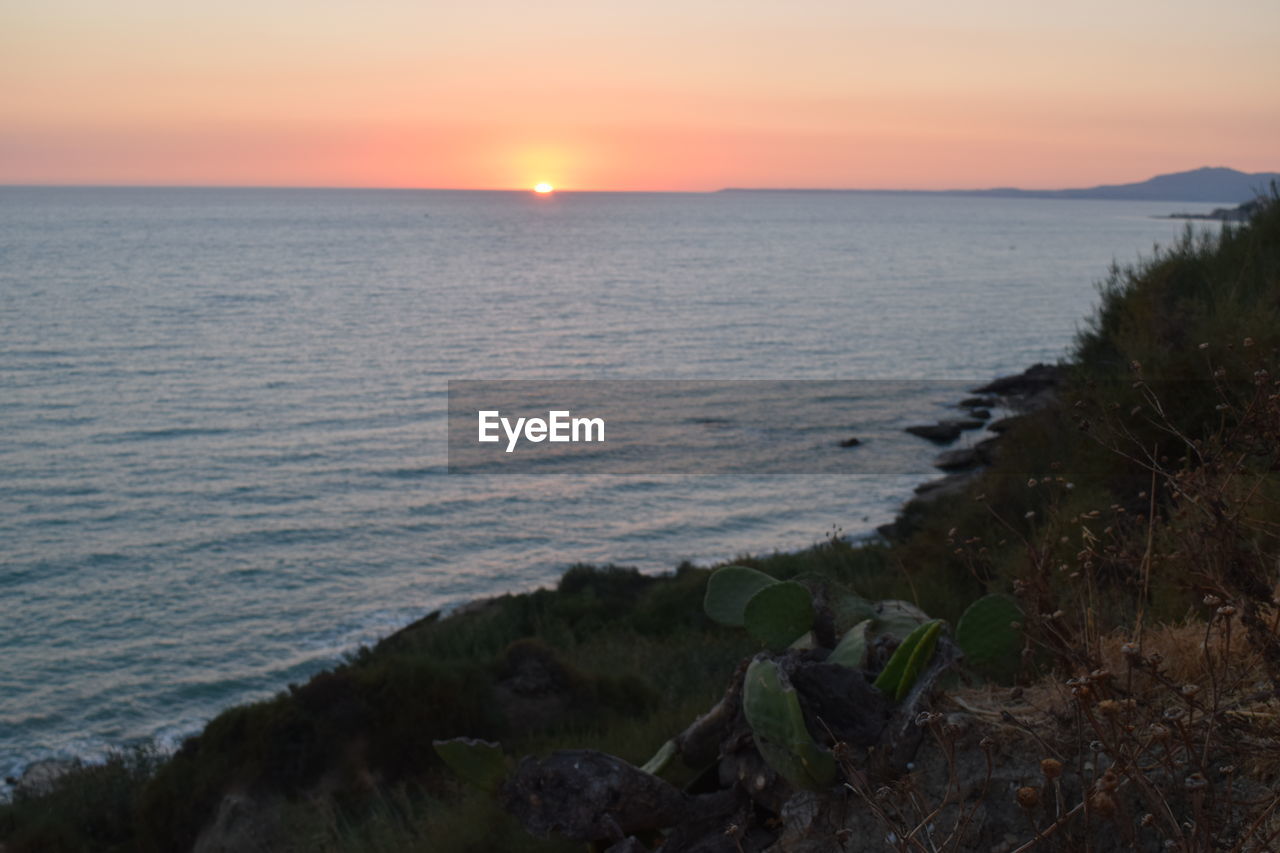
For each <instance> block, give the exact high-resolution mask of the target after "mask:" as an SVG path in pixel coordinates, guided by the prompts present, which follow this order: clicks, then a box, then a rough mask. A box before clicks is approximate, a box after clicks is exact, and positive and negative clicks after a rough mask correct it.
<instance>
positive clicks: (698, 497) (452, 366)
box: [0, 188, 1213, 775]
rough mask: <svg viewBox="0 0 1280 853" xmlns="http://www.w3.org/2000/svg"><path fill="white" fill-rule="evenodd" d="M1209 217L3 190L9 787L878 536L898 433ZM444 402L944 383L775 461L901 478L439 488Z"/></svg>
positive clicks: (525, 482)
mask: <svg viewBox="0 0 1280 853" xmlns="http://www.w3.org/2000/svg"><path fill="white" fill-rule="evenodd" d="M1210 207H1212V205H1188V204H1183V203H1178V204H1168V203H1159V202H1153V203H1131V202H1094V201H1045V200H1028V199H987V198H964V197H947V196H927V195H861V194H848V193H822V194H817V193H778V192H774V193H752V192H740V193H722V194H707V195H678V194H671V195H666V194H560V195H556V196H553V197H550V198H540V197H535V196H533V195H531V194H526V193H485V192H417V191H394V192H393V191H340V190H332V191H331V190H176V189H175V190H161V189H70V188H68V189H26V188H5V189H0V774H6V775H7V774H12V773H16V772H18V771H19V770H20V768H21V767H22V766H23V765H24V764H26V763H28V762H30V761H33V760H36V759H40V758H45V757H50V756H85V757H95V756H100V755H101V754H102V752H103V751H104V750H105V749H107V748H108V747H111V746H119V745H124V744H127V743H130V742H133V741H136V740H140V739H148V738H156V739H158V740H159V741H160V742H161V743H162V744H166V745H170V746H171V745H173V744H174V743H176V742H177V740H178V739H180V738H181V737H182V736H183V735H185V734H188V733H191V732H193V731H195V730H197V729H198V728H199V726H200V725H201V724H202V723H203V722H204V721H206V720H207V719H209V718H210V717H211V716H212V715H214V714H215V713H217V712H218V711H219V710H220V709H222V708H224V707H226V706H228V705H231V704H234V703H237V702H241V701H245V700H250V699H256V698H262V697H265V696H269V695H271V694H272V693H274V692H276V691H278V690H280V689H283V688H284V687H285V686H286V685H287V684H288V683H289V682H299V681H302V680H304V679H306V678H307V677H308V676H309V675H311V674H312V673H314V672H316V671H318V670H319V669H321V668H323V667H324V666H326V665H330V664H332V663H334V662H335V661H336V660H338V659H339V657H340V655H341V654H342V653H344V652H347V651H350V650H352V649H354V648H355V647H357V646H358V645H359V644H361V643H370V642H372V641H374V640H376V639H377V638H378V637H380V636H383V635H385V634H387V633H389V632H390V631H393V630H395V629H396V628H398V627H401V626H403V625H405V624H407V623H409V622H410V621H412V620H414V619H415V618H418V617H420V616H422V615H424V614H426V613H428V612H429V611H431V610H434V609H437V608H447V607H450V606H454V605H457V604H459V603H460V602H464V601H466V600H468V599H472V598H476V597H479V596H485V595H489V594H493V593H499V592H506V591H520V590H526V589H530V588H533V587H536V586H538V585H541V584H551V583H554V581H555V580H556V578H557V577H558V576H559V575H560V574H561V573H562V572H563V570H564V569H565V568H566V567H568V566H569V565H571V564H573V563H575V562H593V563H604V562H613V563H617V564H623V565H635V566H638V567H640V568H641V569H642V570H645V571H663V570H668V569H671V568H673V567H674V566H675V565H676V564H677V563H679V562H680V561H682V560H691V561H694V562H704V563H705V562H710V561H714V560H720V559H724V558H729V557H733V556H734V555H737V554H740V553H744V552H751V551H771V550H775V549H795V548H801V547H804V546H807V545H810V544H812V543H814V542H816V541H820V540H822V539H823V538H825V537H826V536H828V535H830V533H831V532H832V531H833V529H836V528H840V529H843V531H844V532H845V533H846V534H859V533H865V532H867V531H869V530H871V529H872V528H874V527H875V526H876V525H878V524H882V523H884V522H886V521H888V520H889V519H890V518H891V517H892V515H893V512H894V510H895V508H896V507H897V506H898V505H899V504H900V503H901V502H902V501H903V500H904V499H905V498H906V497H907V496H908V495H909V494H910V491H911V488H912V487H913V486H914V485H915V484H917V483H918V482H920V481H921V480H922V479H924V478H925V476H926V475H927V472H928V462H929V459H930V458H931V456H932V455H933V453H935V452H936V449H935V448H933V447H932V446H930V445H928V444H927V443H926V442H923V441H921V440H919V439H915V438H912V437H910V436H906V435H905V434H902V433H901V432H900V430H901V428H902V427H903V426H906V425H908V424H911V423H919V422H922V421H932V420H935V419H937V418H939V417H946V416H948V415H954V414H955V410H954V409H948V405H949V404H952V403H954V402H955V400H956V396H957V389H960V390H961V391H962V390H963V387H964V386H965V384H968V383H973V384H976V383H978V382H981V381H985V380H987V379H990V378H991V377H993V376H995V375H997V374H1001V373H1010V372H1015V371H1018V370H1021V369H1022V368H1023V367H1025V366H1027V365H1029V364H1031V363H1033V362H1035V361H1043V360H1053V359H1056V358H1057V357H1059V356H1060V355H1062V354H1063V353H1064V352H1065V351H1066V349H1067V348H1068V347H1069V345H1070V343H1071V340H1072V336H1073V334H1074V333H1075V331H1076V329H1077V328H1078V327H1079V326H1080V325H1081V323H1082V322H1083V320H1084V318H1085V317H1086V315H1087V314H1088V313H1089V312H1090V310H1091V308H1092V306H1093V305H1094V304H1095V303H1096V299H1097V293H1096V289H1095V286H1094V284H1095V282H1097V281H1099V280H1100V279H1101V278H1103V277H1104V276H1105V273H1106V269H1107V266H1108V264H1109V263H1110V262H1111V261H1112V260H1113V259H1115V260H1118V261H1120V262H1121V263H1127V262H1131V261H1134V260H1136V259H1137V257H1138V256H1139V254H1140V253H1145V254H1149V253H1150V251H1151V249H1152V245H1153V243H1155V242H1157V241H1158V242H1161V243H1168V242H1170V241H1171V240H1172V239H1173V238H1175V237H1176V236H1177V235H1178V234H1179V233H1180V232H1181V230H1182V229H1183V227H1184V225H1183V224H1182V223H1180V222H1176V221H1170V220H1167V219H1159V218H1156V217H1158V216H1160V215H1163V214H1167V213H1169V212H1170V211H1171V210H1173V209H1175V208H1176V209H1178V210H1187V209H1191V210H1193V211H1199V210H1208V209H1209V208H1210ZM1209 227H1213V226H1209ZM464 379H468V380H474V379H689V380H695V379H696V380H706V379H715V380H718V379H806V380H831V379H841V380H864V379H912V380H922V379H927V380H949V381H954V382H955V383H956V384H953V385H949V386H948V385H945V384H944V385H941V386H940V387H942V388H944V389H945V390H944V391H934V392H924V391H921V392H919V393H904V392H902V391H901V390H899V391H896V392H892V393H890V392H884V393H879V395H878V396H877V395H876V394H872V395H870V396H869V397H868V399H866V400H863V401H861V402H860V403H859V405H858V406H856V407H853V408H849V407H843V408H842V407H841V403H840V401H838V400H834V399H833V400H830V401H825V402H830V403H831V406H832V408H831V409H830V416H829V419H825V420H824V415H823V414H822V411H821V410H818V412H817V413H816V414H814V415H813V418H814V419H813V420H811V421H809V422H807V423H805V424H803V425H802V428H797V429H796V431H795V435H794V441H795V444H794V445H792V443H791V436H789V435H787V434H786V433H782V434H778V435H773V436H771V439H770V440H769V441H762V442H761V443H760V453H761V454H766V455H767V454H772V453H780V452H791V449H792V448H793V447H794V448H796V451H795V452H806V453H828V452H829V453H831V454H839V453H845V454H853V455H850V456H848V457H847V458H849V459H850V460H855V459H856V458H858V457H857V456H856V454H870V453H875V454H897V456H895V457H893V458H895V459H901V460H902V462H901V465H899V464H898V463H897V462H895V463H894V464H892V465H889V466H888V468H887V470H888V473H885V469H884V466H882V467H881V469H880V470H879V472H878V473H876V474H874V475H870V474H856V473H850V474H821V475H805V476H785V475H784V476H772V477H756V476H748V475H739V476H715V477H710V476H704V477H699V476H681V475H669V474H664V475H643V474H632V475H629V476H611V475H601V474H591V475H581V476H575V475H573V474H557V475H554V476H536V475H496V474H495V475H486V474H484V473H480V474H475V473H472V474H467V475H456V474H455V475H449V474H446V473H445V464H446V440H445V425H446V383H447V382H448V381H450V380H464ZM869 387H875V388H880V389H882V390H883V389H886V388H892V387H894V386H893V384H892V383H881V384H873V385H871V386H869ZM809 402H810V403H815V401H809ZM816 402H824V401H816ZM654 405H655V406H661V405H663V401H661V400H655V401H654ZM678 414H679V412H678V411H677V410H675V409H673V417H675V416H678ZM850 435H858V436H860V437H863V438H864V439H865V443H864V445H863V446H861V447H858V448H854V449H852V450H842V449H840V448H837V447H836V443H837V442H838V441H839V440H840V439H843V438H846V437H848V436H850ZM762 458H763V457H762ZM864 458H865V457H864ZM851 464H852V463H851ZM744 470H746V471H750V470H751V460H750V459H745V460H744ZM851 470H853V469H851Z"/></svg>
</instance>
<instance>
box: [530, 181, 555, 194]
mask: <svg viewBox="0 0 1280 853" xmlns="http://www.w3.org/2000/svg"><path fill="white" fill-rule="evenodd" d="M555 189H556V188H555V187H553V186H551V184H538V185H536V186H535V187H534V188H533V191H534V192H536V193H537V194H538V195H548V194H550V193H552V192H555Z"/></svg>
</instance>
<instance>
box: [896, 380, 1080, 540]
mask: <svg viewBox="0 0 1280 853" xmlns="http://www.w3.org/2000/svg"><path fill="white" fill-rule="evenodd" d="M1062 380H1063V370H1062V368H1061V367H1059V366H1057V365H1051V364H1042V363H1037V364H1033V365H1032V366H1030V367H1028V368H1027V369H1026V370H1024V371H1022V372H1021V373H1015V374H1011V375H1008V376H1001V377H998V378H997V379H994V380H992V381H991V382H988V383H986V384H985V385H981V386H978V387H977V388H973V389H971V393H972V394H973V395H974V396H970V397H966V398H964V399H962V400H960V401H958V402H957V403H956V408H957V409H962V410H964V411H965V413H966V415H967V416H966V417H963V418H957V419H944V420H940V421H938V422H936V423H932V424H919V425H915V426H909V427H907V428H906V432H908V433H910V434H912V435H916V436H919V437H921V438H924V439H926V440H928V441H931V442H933V443H934V444H937V445H940V446H945V445H948V444H951V443H953V442H955V441H956V440H957V439H959V437H960V436H961V435H962V434H963V433H964V432H966V431H969V430H977V429H983V428H985V429H986V430H987V431H988V432H990V433H993V435H991V436H990V437H988V438H985V439H983V440H982V441H979V442H977V443H975V444H973V445H971V446H969V447H962V448H958V449H954V450H945V451H943V452H942V453H939V454H938V456H937V457H935V459H934V462H933V464H934V467H935V468H938V469H939V470H941V471H944V472H946V473H945V476H942V477H939V478H937V479H934V480H929V481H927V482H924V483H921V484H920V485H919V486H916V488H915V496H914V497H912V498H911V499H910V500H909V501H907V503H906V504H905V505H903V507H902V509H901V510H900V511H899V513H898V516H897V518H896V519H894V520H893V521H892V522H890V523H889V524H884V525H881V526H880V527H878V528H876V532H877V533H879V534H880V535H881V536H882V537H884V538H885V539H888V540H890V541H893V540H895V539H898V538H901V537H902V536H903V535H904V534H905V533H906V532H907V531H909V530H911V529H914V527H915V526H916V525H917V524H918V522H919V520H920V519H921V518H922V517H923V515H924V513H925V512H926V508H927V507H928V505H929V504H931V503H933V502H934V501H937V500H938V499H939V498H943V497H946V496H948V495H953V494H958V493H960V492H962V491H963V490H964V489H965V487H966V486H967V485H968V483H969V481H970V480H972V479H973V478H974V477H975V476H977V474H978V473H979V472H981V471H982V470H983V469H984V468H986V467H988V466H989V465H991V464H992V462H994V461H995V458H996V456H997V454H999V452H1000V437H1001V436H1002V435H1003V434H1004V433H1006V432H1007V431H1008V430H1009V429H1010V427H1012V426H1013V425H1014V424H1015V423H1016V422H1017V421H1018V419H1019V418H1022V417H1024V416H1025V415H1026V414H1027V413H1029V412H1033V411H1035V410H1037V409H1041V408H1044V407H1045V406H1047V405H1049V404H1050V403H1052V402H1053V401H1054V400H1055V399H1056V394H1057V389H1058V387H1059V385H1061V383H1062ZM993 409H1000V410H1004V411H1007V412H1010V413H1011V414H1008V415H1006V416H1005V417H1002V418H998V419H996V420H994V421H993V420H991V412H992V410H993Z"/></svg>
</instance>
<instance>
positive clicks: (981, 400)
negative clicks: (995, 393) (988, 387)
mask: <svg viewBox="0 0 1280 853" xmlns="http://www.w3.org/2000/svg"><path fill="white" fill-rule="evenodd" d="M995 404H996V398H995V397H965V398H964V399H963V400H961V401H960V403H959V406H960V408H962V409H989V408H991V407H992V406H994V405H995Z"/></svg>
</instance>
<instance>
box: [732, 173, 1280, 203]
mask: <svg viewBox="0 0 1280 853" xmlns="http://www.w3.org/2000/svg"><path fill="white" fill-rule="evenodd" d="M1272 184H1280V172H1253V173H1249V172H1240V171H1237V170H1236V169H1228V168H1225V167H1222V166H1204V167H1202V168H1199V169H1192V170H1190V171H1188V172H1173V173H1171V174H1168V175H1156V176H1155V177H1154V178H1149V179H1148V180H1145V181H1140V182H1138V183H1133V184H1105V185H1102V186H1096V187H1087V188H1084V189H1064V190H1024V189H1017V188H1015V187H997V188H994V189H986V190H858V189H849V190H808V189H794V190H786V189H773V190H768V189H766V190H752V189H750V188H745V187H744V188H736V187H735V188H728V189H724V190H721V192H866V193H900V192H910V193H918V194H922V195H961V196H988V197H993V198H1059V199H1062V198H1065V199H1105V200H1113V201H1195V202H1245V201H1250V200H1252V199H1254V198H1257V197H1258V196H1260V195H1264V194H1266V193H1267V192H1268V190H1269V189H1270V187H1271V186H1272Z"/></svg>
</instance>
